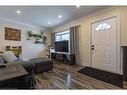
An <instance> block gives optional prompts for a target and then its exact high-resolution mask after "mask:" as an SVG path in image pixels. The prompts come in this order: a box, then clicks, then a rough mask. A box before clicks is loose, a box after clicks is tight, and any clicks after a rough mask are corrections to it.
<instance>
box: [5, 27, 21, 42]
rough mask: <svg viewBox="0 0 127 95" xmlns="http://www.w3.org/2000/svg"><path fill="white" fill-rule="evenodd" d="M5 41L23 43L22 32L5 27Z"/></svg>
mask: <svg viewBox="0 0 127 95" xmlns="http://www.w3.org/2000/svg"><path fill="white" fill-rule="evenodd" d="M5 40H13V41H21V30H19V29H13V28H9V27H5Z"/></svg>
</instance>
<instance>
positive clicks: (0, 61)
mask: <svg viewBox="0 0 127 95" xmlns="http://www.w3.org/2000/svg"><path fill="white" fill-rule="evenodd" d="M0 64H4V60H3V58H2V56H1V55H0Z"/></svg>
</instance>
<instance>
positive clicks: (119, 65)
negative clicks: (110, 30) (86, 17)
mask: <svg viewBox="0 0 127 95" xmlns="http://www.w3.org/2000/svg"><path fill="white" fill-rule="evenodd" d="M114 17H115V18H116V25H117V26H116V27H117V29H116V34H117V46H116V48H117V52H116V54H117V55H116V58H117V60H116V62H117V63H116V64H117V74H123V67H122V66H123V65H122V61H121V50H120V15H116V16H111V17H108V18H105V19H101V20H96V21H94V22H91V32H90V33H91V34H90V47H89V53H90V61H89V62H90V67H92V53H91V45H92V24H93V23H96V22H100V21H104V20H108V19H111V18H114Z"/></svg>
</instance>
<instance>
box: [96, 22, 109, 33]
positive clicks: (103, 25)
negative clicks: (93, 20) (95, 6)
mask: <svg viewBox="0 0 127 95" xmlns="http://www.w3.org/2000/svg"><path fill="white" fill-rule="evenodd" d="M110 28H111V25H110V24H108V23H101V24H99V25H98V26H97V27H96V31H101V30H107V29H110Z"/></svg>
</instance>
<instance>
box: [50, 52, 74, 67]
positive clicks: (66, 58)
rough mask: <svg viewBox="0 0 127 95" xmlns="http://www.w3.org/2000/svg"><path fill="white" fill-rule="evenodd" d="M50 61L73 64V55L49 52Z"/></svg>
mask: <svg viewBox="0 0 127 95" xmlns="http://www.w3.org/2000/svg"><path fill="white" fill-rule="evenodd" d="M51 59H53V60H55V61H59V62H63V63H66V64H70V65H72V64H75V55H74V54H70V53H65V52H51Z"/></svg>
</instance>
